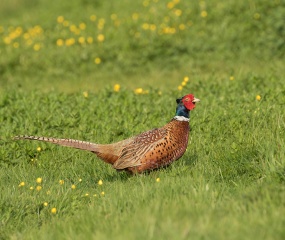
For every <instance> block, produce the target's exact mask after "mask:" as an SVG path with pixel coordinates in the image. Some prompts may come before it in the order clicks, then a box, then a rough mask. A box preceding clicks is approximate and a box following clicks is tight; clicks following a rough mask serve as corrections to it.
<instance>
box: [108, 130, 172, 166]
mask: <svg viewBox="0 0 285 240" xmlns="http://www.w3.org/2000/svg"><path fill="white" fill-rule="evenodd" d="M166 136H167V130H166V129H164V128H156V129H153V130H150V131H147V132H144V133H142V134H140V135H138V136H136V137H134V138H133V141H132V142H130V143H129V144H128V145H126V146H125V147H124V148H123V150H122V152H121V155H120V156H119V158H118V160H117V161H116V162H115V163H114V165H113V167H114V168H115V169H124V168H129V167H135V166H139V165H141V159H142V158H143V157H144V156H145V155H146V154H147V153H148V152H149V151H151V150H152V149H154V148H155V147H156V146H157V144H158V143H160V142H161V141H163V140H164V138H165V137H166Z"/></svg>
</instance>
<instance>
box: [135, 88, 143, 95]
mask: <svg viewBox="0 0 285 240" xmlns="http://www.w3.org/2000/svg"><path fill="white" fill-rule="evenodd" d="M142 93H143V89H142V88H136V89H135V94H142Z"/></svg>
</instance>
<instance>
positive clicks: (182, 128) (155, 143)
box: [15, 94, 200, 173]
mask: <svg viewBox="0 0 285 240" xmlns="http://www.w3.org/2000/svg"><path fill="white" fill-rule="evenodd" d="M199 101H200V100H199V99H197V98H195V97H194V96H193V95H192V94H188V95H185V96H184V97H182V98H179V99H177V100H176V102H177V107H176V115H175V117H174V118H173V119H172V120H171V121H170V122H169V123H167V124H166V125H165V126H163V127H161V128H155V129H153V130H150V131H147V132H144V133H141V134H139V135H137V136H134V137H131V138H128V139H126V140H122V141H120V142H117V143H111V144H97V143H91V142H86V141H79V140H73V139H57V138H49V137H35V136H17V137H15V139H29V140H39V141H44V142H51V143H54V144H58V145H61V146H68V147H73V148H78V149H83V150H88V151H91V152H93V153H95V154H96V155H97V156H98V157H99V158H101V159H102V160H103V161H105V162H106V163H109V164H112V166H113V167H114V168H115V169H117V170H126V171H128V172H131V173H142V172H145V171H149V170H153V169H158V168H161V167H165V166H168V165H170V164H171V163H172V162H174V161H175V160H177V159H179V158H180V157H181V156H182V155H183V154H184V152H185V151H186V148H187V144H188V137H189V131H190V129H189V119H190V110H193V109H194V108H195V103H196V102H199Z"/></svg>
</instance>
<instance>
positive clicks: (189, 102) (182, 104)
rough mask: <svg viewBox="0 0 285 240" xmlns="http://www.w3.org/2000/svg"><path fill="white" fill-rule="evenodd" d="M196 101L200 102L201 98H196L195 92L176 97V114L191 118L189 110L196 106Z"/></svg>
mask: <svg viewBox="0 0 285 240" xmlns="http://www.w3.org/2000/svg"><path fill="white" fill-rule="evenodd" d="M196 102H200V99H198V98H195V97H194V95H193V94H187V95H185V96H184V97H182V98H178V99H176V103H177V104H178V105H177V108H176V116H183V117H186V118H189V111H191V110H193V109H194V108H195V104H196Z"/></svg>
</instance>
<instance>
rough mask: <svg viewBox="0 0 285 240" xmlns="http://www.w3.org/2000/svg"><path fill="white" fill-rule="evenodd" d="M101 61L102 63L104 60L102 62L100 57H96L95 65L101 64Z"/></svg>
mask: <svg viewBox="0 0 285 240" xmlns="http://www.w3.org/2000/svg"><path fill="white" fill-rule="evenodd" d="M101 61H102V60H101V58H99V57H96V58H95V60H94V62H95V64H100V63H101Z"/></svg>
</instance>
